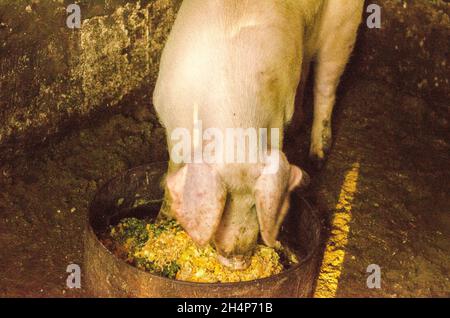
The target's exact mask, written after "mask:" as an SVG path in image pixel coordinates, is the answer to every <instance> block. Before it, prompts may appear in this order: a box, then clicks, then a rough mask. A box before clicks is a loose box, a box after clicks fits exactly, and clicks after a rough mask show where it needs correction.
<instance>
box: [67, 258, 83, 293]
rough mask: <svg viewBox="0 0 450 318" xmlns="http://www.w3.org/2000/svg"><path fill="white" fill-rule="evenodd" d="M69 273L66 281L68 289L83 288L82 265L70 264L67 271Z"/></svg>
mask: <svg viewBox="0 0 450 318" xmlns="http://www.w3.org/2000/svg"><path fill="white" fill-rule="evenodd" d="M66 272H67V273H70V274H69V276H67V279H66V285H67V287H68V288H70V289H73V288H77V289H79V288H81V268H80V265H77V264H70V265H68V266H67V269H66Z"/></svg>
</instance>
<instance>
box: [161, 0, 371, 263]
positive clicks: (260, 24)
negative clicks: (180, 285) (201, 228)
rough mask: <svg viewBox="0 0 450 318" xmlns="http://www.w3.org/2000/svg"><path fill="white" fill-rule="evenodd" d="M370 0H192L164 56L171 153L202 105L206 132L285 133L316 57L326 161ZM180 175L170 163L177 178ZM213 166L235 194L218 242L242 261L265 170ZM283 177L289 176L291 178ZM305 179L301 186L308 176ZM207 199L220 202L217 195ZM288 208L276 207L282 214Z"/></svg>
mask: <svg viewBox="0 0 450 318" xmlns="http://www.w3.org/2000/svg"><path fill="white" fill-rule="evenodd" d="M363 3H364V1H362V0H323V1H320V0H284V1H275V0H186V1H184V2H183V4H182V6H181V8H180V11H179V13H178V17H177V19H176V21H175V24H174V26H173V29H172V32H171V34H170V37H169V39H168V42H167V44H166V47H165V49H164V52H163V55H162V59H161V66H160V73H159V77H158V81H157V84H156V88H155V92H154V97H153V102H154V105H155V108H156V111H157V113H158V116H159V118H160V120H161V122H162V124H163V125H164V126H165V128H166V129H167V135H168V136H169V138H168V146H169V149H171V148H172V146H173V141H172V140H171V139H170V136H171V132H172V131H173V130H174V129H176V128H179V127H184V128H187V129H189V130H190V131H191V132H192V128H193V120H192V119H193V109H194V105H197V107H198V117H199V119H200V120H201V121H202V124H203V129H207V128H209V127H212V128H219V129H225V128H230V127H239V128H248V127H253V128H268V129H270V128H279V129H280V132H283V128H284V127H285V126H286V125H287V124H288V123H289V122H290V121H291V119H292V115H293V113H294V99H295V94H296V91H297V87H298V85H299V82H300V80H301V79H305V78H306V74H307V72H306V70H307V69H308V68H309V64H310V62H311V61H313V60H315V61H316V67H315V71H316V74H315V89H314V98H315V107H314V123H313V129H312V134H311V135H312V137H311V147H310V157H311V158H312V159H315V160H318V161H322V160H323V159H324V157H325V154H326V152H327V151H328V150H329V147H330V144H331V113H332V109H333V106H334V102H335V92H336V88H337V85H338V82H339V79H340V77H341V75H342V72H343V71H344V68H345V66H346V63H347V61H348V58H349V56H350V54H351V52H352V49H353V45H354V42H355V38H356V32H357V28H358V26H359V24H360V21H361V13H362V8H363ZM302 70H303V72H302ZM281 137H282V136H281ZM280 144H282V142H281V143H280ZM180 168H182V167H181V166H180V165H177V164H174V162H171V163H170V167H169V177H170V176H175V175H176V174H177V171H178V170H179V169H180ZM285 168H287V167H285ZM213 169H215V171H217V172H218V173H219V175H220V177H221V180H222V182H223V183H224V184H225V186H226V188H227V192H228V196H227V197H228V199H227V203H226V204H225V208H224V212H223V215H222V214H219V215H220V216H221V217H222V222H220V225H219V226H218V228H217V233H216V234H215V239H214V242H215V244H216V247H217V248H218V250H219V251H220V252H221V254H222V255H225V256H226V257H237V258H240V257H241V256H242V255H246V254H249V253H251V250H252V248H253V247H254V246H255V243H256V240H257V238H258V231H259V227H260V226H261V224H260V223H261V220H259V221H260V222H259V223H258V217H257V212H256V211H255V204H256V202H255V201H256V200H255V189H254V188H255V185H256V184H257V180H258V178H259V177H260V174H261V166H258V165H250V164H247V165H219V164H217V165H214V167H213ZM286 171H289V170H286ZM291 171H292V170H291ZM206 173H207V172H206ZM297 176H298V173H297ZM174 178H175V177H174ZM280 178H281V177H280ZM283 178H287V179H289V174H288V175H285V176H284V177H283ZM298 178H300V179H301V173H300V176H298ZM175 179H176V178H175ZM291 179H292V178H291ZM281 181H282V180H281ZM281 181H280V180H277V182H274V183H273V184H277V185H278V186H279V189H278V192H280V191H289V190H288V189H291V188H292V187H291V186H292V185H295V184H298V183H299V182H300V180H294V179H293V180H291V181H288V180H285V181H284V183H283V182H281ZM183 182H188V181H186V180H184V181H183ZM189 182H190V183H191V184H189V185H187V186H195V180H194V181H192V180H191V181H189ZM289 182H291V184H288V183H289ZM174 184H177V183H176V182H174ZM178 186H179V184H178ZM166 190H167V189H166ZM169 190H170V189H169ZM210 191H212V192H214V191H215V189H210ZM167 192H169V193H170V191H166V199H167V201H168V202H170V200H171V195H167ZM173 195H174V194H173V193H172V196H173ZM274 195H275V196H277V197H278V198H279V199H280V198H281V199H280V200H283V198H285V197H286V195H284V194H280V193H276V192H274ZM209 197H210V198H211V197H222V196H221V194H220V193H217V195H210V196H209ZM284 203H285V202H284V201H281V202H277V204H278V205H279V206H280V207H281V206H285V205H284ZM167 206H169V207H170V203H169V204H168V205H167ZM215 206H218V205H215ZM166 212H167V211H166ZM167 213H168V214H170V212H167ZM180 213H183V212H180ZM192 213H195V212H192ZM273 217H274V218H276V216H273ZM194 223H195V222H194ZM212 223H214V224H215V223H217V222H212ZM272 223H274V222H272ZM275 223H276V222H275ZM258 224H259V225H258ZM191 230H192V229H191ZM215 230H216V229H215ZM188 232H189V231H188ZM270 232H271V233H277V232H278V231H277V230H276V231H272V230H270ZM207 238H208V237H206V239H207ZM270 240H271V239H269V241H270ZM265 241H266V242H267V240H265Z"/></svg>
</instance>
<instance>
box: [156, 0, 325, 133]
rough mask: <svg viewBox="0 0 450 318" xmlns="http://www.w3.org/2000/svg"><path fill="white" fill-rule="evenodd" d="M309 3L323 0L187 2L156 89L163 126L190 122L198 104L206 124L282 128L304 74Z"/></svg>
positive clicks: (193, 0) (180, 12) (177, 23)
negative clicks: (285, 112)
mask: <svg viewBox="0 0 450 318" xmlns="http://www.w3.org/2000/svg"><path fill="white" fill-rule="evenodd" d="M303 2H304V3H318V2H321V1H315V2H314V1H312V0H305V1H299V0H295V1H289V0H287V1H272V0H248V1H244V0H222V1H205V0H189V1H184V2H183V5H182V7H181V9H180V11H179V13H178V17H177V20H176V22H175V25H174V27H173V29H172V32H171V35H170V37H169V40H168V42H167V44H166V47H165V49H164V52H163V56H162V60H161V66H160V74H159V79H158V83H157V86H156V89H155V95H154V103H155V107H156V108H157V111H158V113H159V116H160V118H161V120H162V121H163V124H165V125H166V127H167V128H168V129H171V127H170V126H172V127H174V128H176V127H187V126H188V123H187V122H186V120H189V121H191V119H192V113H193V108H194V105H197V107H198V109H199V116H200V118H199V119H201V120H202V121H203V124H204V126H205V128H206V127H273V126H279V127H280V128H281V127H282V125H283V119H284V115H285V114H284V108H285V106H286V103H289V102H291V100H292V99H293V98H294V96H295V91H296V87H297V85H298V80H299V77H300V69H301V58H302V49H303V48H302V34H303V21H304V20H303V19H302V17H301V16H302V14H304V10H305V7H304V6H303V7H302V6H299V3H303ZM313 7H314V8H316V5H314V6H313ZM314 8H310V11H311V12H312V11H314V10H316V9H314ZM174 115H175V116H176V117H177V118H174Z"/></svg>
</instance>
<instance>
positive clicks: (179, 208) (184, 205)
mask: <svg viewBox="0 0 450 318" xmlns="http://www.w3.org/2000/svg"><path fill="white" fill-rule="evenodd" d="M274 158H276V160H274ZM308 180H309V177H308V175H307V174H306V173H305V172H303V171H302V170H300V168H298V167H297V166H294V165H291V164H289V162H288V161H287V159H286V157H285V155H284V154H283V153H282V152H280V151H272V154H271V155H270V156H268V157H267V158H266V160H265V161H264V163H261V164H251V165H250V164H245V165H239V164H225V165H209V164H206V163H193V164H186V165H184V166H183V167H182V168H181V169H180V170H178V171H177V172H175V173H173V174H171V175H169V176H168V177H167V188H168V190H169V193H170V196H171V200H172V203H171V209H172V212H173V214H174V215H175V217H176V219H177V221H178V222H179V223H180V224H181V225H182V226H183V228H184V229H185V230H186V232H187V233H188V234H189V235H190V236H191V238H192V239H193V240H194V241H195V242H196V243H197V244H199V245H205V244H207V243H208V242H210V241H211V242H212V243H214V245H215V247H216V249H217V251H218V253H219V260H220V262H221V263H222V264H224V265H227V266H229V267H232V268H235V269H243V268H245V267H246V266H247V265H248V260H249V257H250V256H251V255H252V253H253V250H254V247H255V246H256V243H257V240H258V235H259V233H261V237H262V239H263V241H264V243H265V244H266V245H268V246H274V244H275V242H276V239H277V236H278V232H279V229H280V226H281V224H282V222H283V220H284V217H285V216H286V214H287V212H288V209H289V194H290V193H291V191H292V190H294V188H295V187H297V186H299V185H300V184H307V183H308Z"/></svg>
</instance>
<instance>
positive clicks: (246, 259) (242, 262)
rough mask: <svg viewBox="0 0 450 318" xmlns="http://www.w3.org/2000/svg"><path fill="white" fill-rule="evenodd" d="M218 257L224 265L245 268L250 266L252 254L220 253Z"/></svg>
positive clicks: (232, 267) (237, 268)
mask: <svg viewBox="0 0 450 318" xmlns="http://www.w3.org/2000/svg"><path fill="white" fill-rule="evenodd" d="M217 259H218V260H219V262H220V263H221V264H222V265H224V266H226V267H229V268H231V269H232V270H244V269H246V268H247V267H249V266H250V263H251V260H250V256H244V255H239V256H233V257H225V256H222V255H220V254H219V255H218V256H217Z"/></svg>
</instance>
